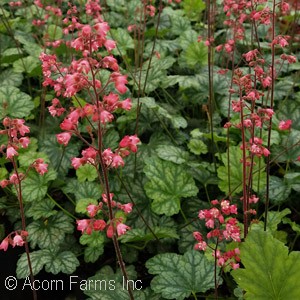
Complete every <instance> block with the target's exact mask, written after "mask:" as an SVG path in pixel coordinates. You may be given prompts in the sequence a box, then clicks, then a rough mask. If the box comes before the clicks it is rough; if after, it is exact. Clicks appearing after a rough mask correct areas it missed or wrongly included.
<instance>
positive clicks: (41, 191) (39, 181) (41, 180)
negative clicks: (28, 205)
mask: <svg viewBox="0 0 300 300" xmlns="http://www.w3.org/2000/svg"><path fill="white" fill-rule="evenodd" d="M56 175H57V174H56V172H55V171H54V170H52V169H50V170H49V171H48V172H47V173H45V174H44V175H40V174H38V173H37V172H35V171H33V170H32V171H30V172H29V173H28V174H27V177H26V178H25V179H24V180H23V181H22V195H23V200H24V202H32V201H40V200H42V199H44V197H45V195H46V193H47V190H48V182H49V181H52V180H54V179H55V178H56ZM14 192H15V193H16V191H15V189H14Z"/></svg>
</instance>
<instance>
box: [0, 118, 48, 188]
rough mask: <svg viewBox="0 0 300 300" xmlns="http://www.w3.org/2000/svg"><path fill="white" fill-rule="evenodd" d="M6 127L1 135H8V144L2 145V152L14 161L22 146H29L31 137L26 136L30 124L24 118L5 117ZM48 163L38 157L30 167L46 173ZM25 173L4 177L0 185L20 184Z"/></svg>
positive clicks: (0, 131)
mask: <svg viewBox="0 0 300 300" xmlns="http://www.w3.org/2000/svg"><path fill="white" fill-rule="evenodd" d="M2 124H3V126H4V129H2V130H0V135H5V136H6V137H7V144H2V145H1V146H0V153H2V154H3V155H4V156H5V157H6V159H7V160H9V161H13V160H14V159H15V157H16V156H18V155H19V153H18V150H19V149H20V148H27V147H28V145H29V143H30V139H29V137H27V136H25V135H26V134H27V133H29V132H30V129H29V127H28V126H26V125H25V121H24V120H23V119H11V118H9V117H5V118H4V119H3V121H2ZM47 167H48V165H47V164H45V163H44V160H43V159H42V158H38V159H36V160H35V161H34V162H33V163H32V164H31V165H30V167H29V168H34V169H35V170H36V171H37V172H38V173H39V174H41V175H44V174H45V173H46V172H47V171H48V169H47ZM24 178H25V175H24V174H22V173H18V174H16V173H12V174H11V175H10V178H9V179H3V180H1V181H0V186H1V187H2V188H5V187H6V186H7V185H9V184H18V183H19V181H21V180H23V179H24Z"/></svg>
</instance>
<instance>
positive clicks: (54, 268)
mask: <svg viewBox="0 0 300 300" xmlns="http://www.w3.org/2000/svg"><path fill="white" fill-rule="evenodd" d="M46 251H47V253H46V255H47V256H46V258H47V262H46V263H45V270H46V272H49V273H52V274H58V273H59V272H62V273H65V274H72V273H74V272H75V270H76V268H77V267H78V266H79V261H78V259H77V257H76V256H75V254H74V253H73V252H71V251H63V252H60V253H57V252H55V251H51V250H49V249H46Z"/></svg>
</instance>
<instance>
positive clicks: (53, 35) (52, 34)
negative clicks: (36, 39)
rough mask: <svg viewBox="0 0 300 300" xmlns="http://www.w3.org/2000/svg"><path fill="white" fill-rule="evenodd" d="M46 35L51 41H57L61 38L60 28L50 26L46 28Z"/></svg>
mask: <svg viewBox="0 0 300 300" xmlns="http://www.w3.org/2000/svg"><path fill="white" fill-rule="evenodd" d="M47 34H48V36H49V38H50V39H51V40H59V39H61V38H62V36H63V31H62V29H61V27H59V26H57V25H54V24H51V25H49V26H48V30H47Z"/></svg>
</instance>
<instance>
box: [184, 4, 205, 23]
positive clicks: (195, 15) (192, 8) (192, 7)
mask: <svg viewBox="0 0 300 300" xmlns="http://www.w3.org/2000/svg"><path fill="white" fill-rule="evenodd" d="M183 10H184V12H185V14H186V15H187V17H188V18H189V19H190V20H192V21H197V20H199V18H200V15H201V13H202V12H203V11H204V10H205V3H204V2H203V1H202V0H184V1H183Z"/></svg>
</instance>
